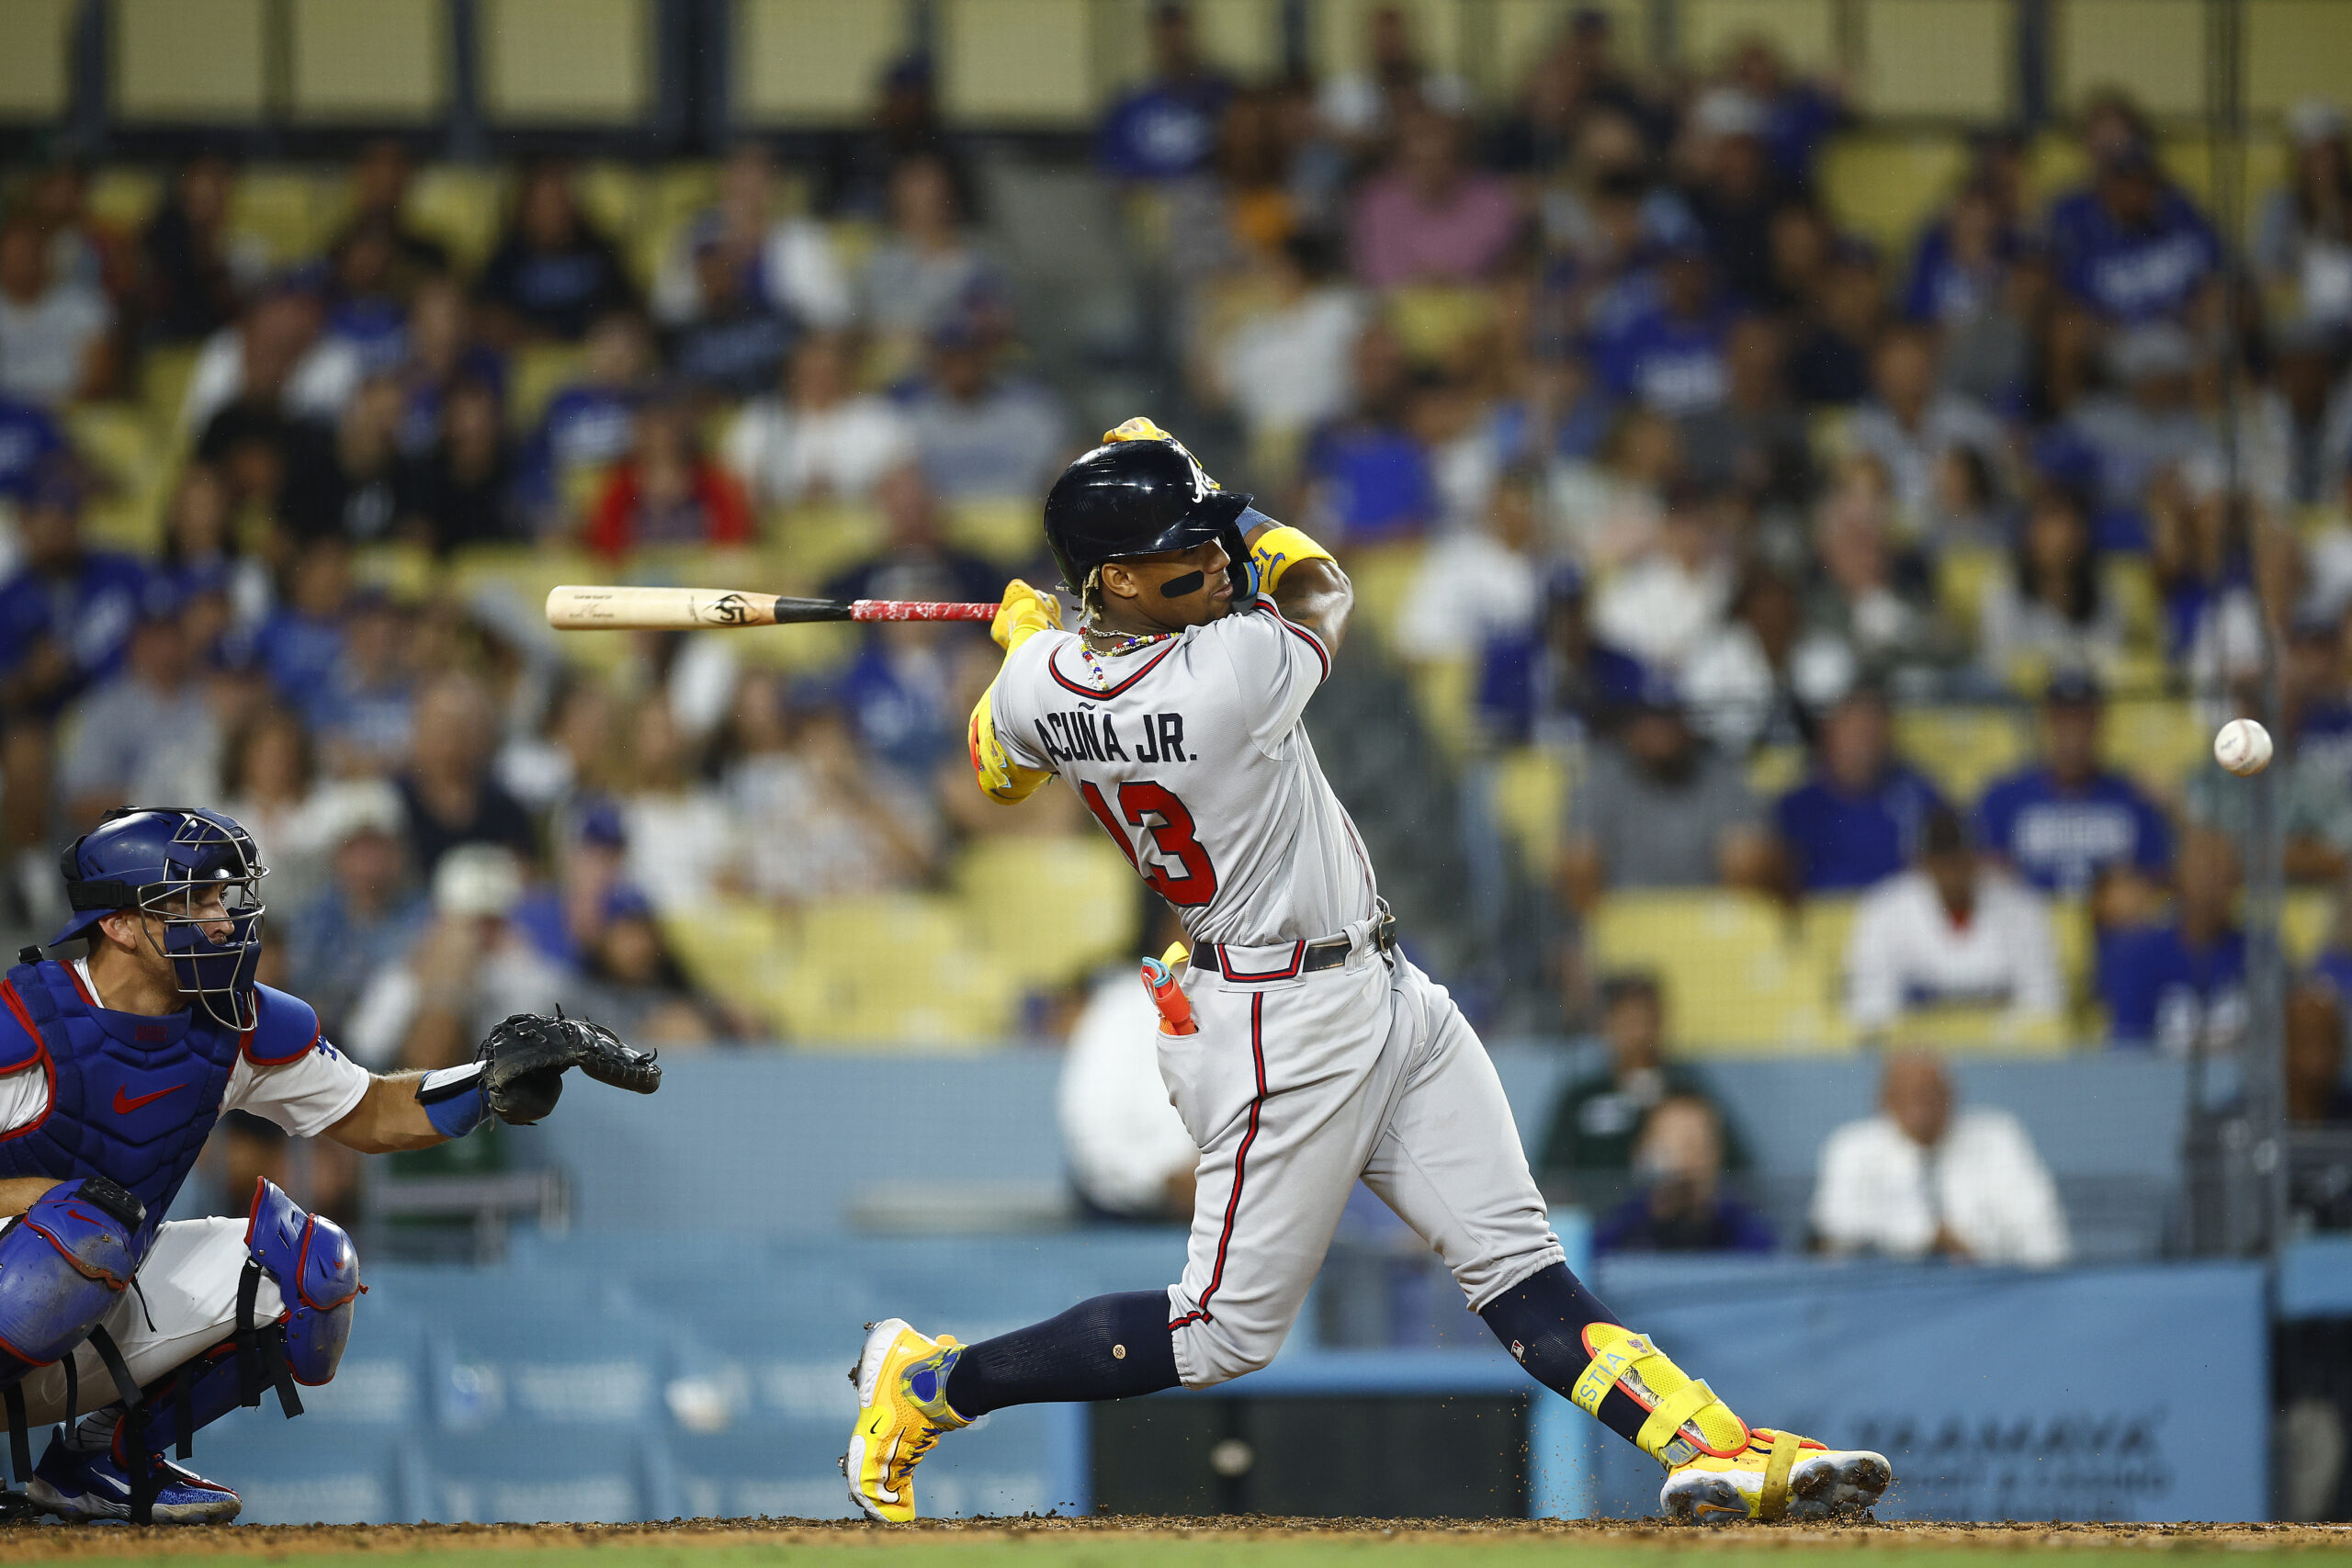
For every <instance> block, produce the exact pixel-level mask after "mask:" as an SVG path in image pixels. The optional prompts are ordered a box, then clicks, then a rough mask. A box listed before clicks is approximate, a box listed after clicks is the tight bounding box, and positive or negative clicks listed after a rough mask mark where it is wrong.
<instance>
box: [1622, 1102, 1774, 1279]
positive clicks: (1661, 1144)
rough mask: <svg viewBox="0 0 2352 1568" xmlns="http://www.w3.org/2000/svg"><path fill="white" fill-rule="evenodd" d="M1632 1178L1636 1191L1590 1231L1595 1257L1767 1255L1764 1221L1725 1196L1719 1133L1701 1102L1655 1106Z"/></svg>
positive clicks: (1718, 1125)
mask: <svg viewBox="0 0 2352 1568" xmlns="http://www.w3.org/2000/svg"><path fill="white" fill-rule="evenodd" d="M1634 1176H1635V1178H1636V1179H1638V1180H1639V1181H1640V1182H1641V1183H1642V1189H1641V1190H1640V1191H1637V1192H1635V1193H1634V1195H1633V1196H1631V1197H1630V1198H1627V1199H1626V1200H1625V1201H1624V1202H1623V1203H1622V1204H1620V1205H1619V1206H1618V1207H1617V1208H1615V1209H1613V1210H1611V1212H1610V1213H1607V1214H1604V1215H1602V1216H1601V1218H1600V1220H1599V1221H1598V1222H1597V1223H1596V1224H1594V1225H1593V1229H1592V1249H1593V1251H1595V1252H1597V1253H1610V1252H1770V1251H1771V1250H1772V1239H1773V1238H1772V1227H1771V1226H1770V1224H1767V1223H1766V1221H1765V1219H1764V1216H1763V1215H1761V1214H1759V1213H1757V1212H1756V1211H1755V1210H1754V1209H1752V1208H1750V1207H1749V1206H1748V1205H1747V1203H1745V1202H1743V1201H1741V1200H1739V1199H1738V1198H1736V1197H1735V1196H1733V1195H1732V1194H1730V1193H1728V1192H1725V1191H1724V1190H1723V1177H1724V1134H1723V1126H1722V1123H1721V1122H1719V1121H1718V1120H1717V1119H1716V1116H1715V1108H1714V1107H1713V1105H1711V1104H1709V1103H1708V1102H1707V1101H1706V1100H1702V1099H1700V1098H1699V1097H1697V1096H1695V1095H1687V1094H1678V1095H1672V1096H1669V1097H1668V1098H1667V1099H1665V1100H1660V1101H1658V1103H1657V1106H1656V1107H1654V1108H1653V1109H1652V1110H1651V1111H1650V1113H1649V1116H1648V1117H1647V1119H1646V1120H1645V1121H1644V1122H1643V1123H1642V1133H1641V1140H1640V1142H1639V1143H1638V1144H1637V1145H1635V1147H1634Z"/></svg>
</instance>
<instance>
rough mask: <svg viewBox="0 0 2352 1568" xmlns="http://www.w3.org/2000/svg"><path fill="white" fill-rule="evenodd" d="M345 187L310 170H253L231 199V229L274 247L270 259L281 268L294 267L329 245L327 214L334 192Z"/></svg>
mask: <svg viewBox="0 0 2352 1568" xmlns="http://www.w3.org/2000/svg"><path fill="white" fill-rule="evenodd" d="M340 183H341V182H339V181H337V180H335V179H334V177H333V176H332V175H322V174H319V173H316V172H314V171H312V170H310V169H300V168H287V167H282V166H281V167H264V168H250V169H247V170H246V171H245V172H244V173H243V175H240V176H239V177H238V179H237V183H236V186H235V188H234V191H233V193H232V195H231V197H230V198H229V227H230V228H231V229H232V230H235V231H243V232H244V233H247V234H252V235H254V236H256V237H257V238H259V239H260V240H261V241H262V242H263V243H265V244H266V245H268V247H269V259H270V261H271V262H272V263H273V264H275V265H278V266H290V265H294V264H295V263H297V262H300V261H303V260H306V259H308V258H310V257H311V256H315V255H317V254H319V253H320V252H321V251H322V249H323V248H324V247H325V244H326V241H327V233H326V230H325V227H324V225H323V223H322V216H321V215H322V212H323V210H324V209H325V208H326V206H327V200H328V193H329V192H330V191H332V190H334V189H335V188H338V187H339V186H340Z"/></svg>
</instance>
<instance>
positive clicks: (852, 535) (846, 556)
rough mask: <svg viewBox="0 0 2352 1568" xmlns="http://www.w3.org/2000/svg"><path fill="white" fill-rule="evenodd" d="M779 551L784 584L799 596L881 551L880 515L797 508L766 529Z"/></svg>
mask: <svg viewBox="0 0 2352 1568" xmlns="http://www.w3.org/2000/svg"><path fill="white" fill-rule="evenodd" d="M768 533H769V535H770V536H771V537H773V538H774V539H775V541H776V543H777V545H778V547H780V548H781V550H782V555H781V557H780V558H779V560H780V565H781V567H782V569H783V570H784V572H785V574H786V580H787V581H791V582H793V583H795V584H796V585H797V586H798V588H799V589H800V590H801V591H802V592H814V591H815V589H816V586H817V584H819V583H820V582H822V581H825V579H827V578H829V577H831V576H832V575H833V574H834V573H835V572H837V571H840V570H842V569H843V568H845V567H849V566H853V565H854V564H855V563H856V562H858V561H860V560H862V559H864V558H865V557H867V556H870V555H872V554H874V553H875V552H876V551H877V550H879V549H881V548H882V546H883V542H884V541H885V540H886V539H887V538H888V529H887V528H886V527H885V525H884V524H883V522H882V518H881V515H880V513H874V512H868V511H865V510H863V509H861V508H856V507H847V506H808V507H797V508H795V509H794V510H792V511H790V512H787V513H784V514H783V515H782V516H781V517H779V518H778V519H776V520H775V522H774V523H772V524H770V525H769V527H768Z"/></svg>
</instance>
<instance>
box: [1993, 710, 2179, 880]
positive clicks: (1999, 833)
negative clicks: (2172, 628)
mask: <svg viewBox="0 0 2352 1568" xmlns="http://www.w3.org/2000/svg"><path fill="white" fill-rule="evenodd" d="M2104 716H2105V710H2104V703H2103V699H2102V694H2101V693H2100V691H2099V687H2098V682H2097V681H2096V680H2094V679H2092V678H2091V677H2090V676H2089V675H2087V674H2084V673H2082V672H2080V671H2062V672H2061V673H2059V674H2058V675H2056V676H2054V677H2053V678H2052V680H2051V682H2050V686H2049V689H2048V692H2047V694H2045V696H2044V698H2043V701H2042V735H2043V751H2042V758H2041V761H2039V762H2036V763H2035V764H2033V765H2032V766H2031V767H2029V768H2025V769H2023V770H2021V771H2020V772H2018V773H2012V774H2010V775H2009V776H2008V777H2007V778H2005V779H2002V780H2000V781H1999V782H1998V783H1996V784H1994V785H1993V786H1992V787H1991V788H1990V789H1988V790H1986V791H1985V799H1984V801H1983V803H1982V804H1981V805H1980V806H1978V807H1977V835H1976V836H1977V842H1978V843H1980V844H1982V845H1983V846H1984V848H1985V853H1987V854H1989V855H1992V856H1995V857H1996V858H1997V859H2000V860H2002V861H2005V862H2007V863H2008V866H2009V868H2010V869H2011V870H2012V871H2014V872H2016V873H2017V874H2018V876H2019V877H2021V878H2023V879H2024V880H2025V881H2027V882H2030V883H2031V884H2032V885H2033V886H2036V887H2039V888H2041V889H2042V890H2044V891H2045V892H2051V893H2060V894H2082V893H2087V892H2089V891H2090V888H2091V884H2092V883H2093V881H2094V880H2095V879H2096V878H2097V877H2098V874H2099V873H2100V872H2102V871H2105V870H2107V869H2108V868H2109V867H2111V866H2122V867H2130V868H2132V869H2134V870H2136V871H2138V872H2139V873H2141V874H2143V875H2144V876H2147V877H2149V878H2151V879H2153V880H2154V881H2158V882H2161V881H2163V880H2164V878H2165V874H2166V870H2167V868H2168V867H2169V866H2170V864H2171V863H2172V831H2171V829H2170V828H2169V827H2168V826H2167V825H2166V824H2165V816H2164V813H2163V811H2162V810H2160V809H2159V808H2158V807H2157V806H2156V804H2155V803H2154V801H2152V800H2150V799H2149V798H2148V797H2147V796H2146V795H2143V794H2142V793H2141V791H2140V788H2139V786H2138V785H2136V784H2132V783H2131V780H2129V779H2127V778H2125V777H2124V776H2123V775H2122V774H2120V773H2112V772H2109V770H2108V769H2106V768H2103V767H2101V766H2100V765H2099V728H2100V722H2101V720H2102V718H2103V717H2104Z"/></svg>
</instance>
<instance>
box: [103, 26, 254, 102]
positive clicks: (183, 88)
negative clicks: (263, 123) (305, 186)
mask: <svg viewBox="0 0 2352 1568" xmlns="http://www.w3.org/2000/svg"><path fill="white" fill-rule="evenodd" d="M269 21H270V17H269V7H268V6H266V4H265V3H264V0H113V5H112V7H111V10H110V11H109V14H108V16H107V22H108V23H109V24H110V26H109V27H108V28H107V43H108V44H109V45H110V46H111V50H110V53H111V55H112V60H111V62H110V63H111V66H112V73H111V74H112V80H111V92H110V96H111V98H112V102H113V107H114V112H115V114H116V115H117V117H119V118H121V119H123V120H125V121H130V122H138V123H143V124H158V125H193V124H208V125H212V124H221V123H224V122H227V123H247V124H250V123H252V122H254V121H257V120H260V119H263V118H266V116H267V115H268V113H269V107H270V106H269V77H270V67H269V56H270V42H271V40H270V36H269V33H270V28H269Z"/></svg>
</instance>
